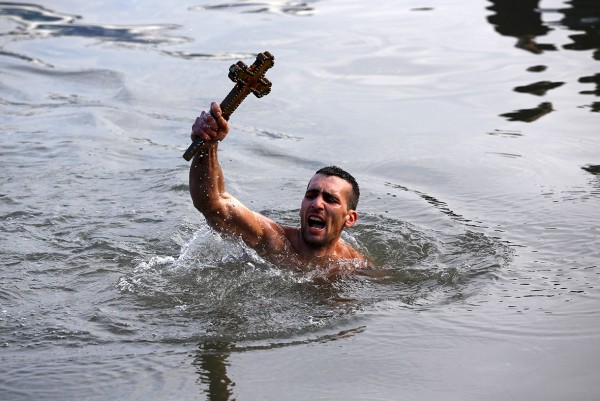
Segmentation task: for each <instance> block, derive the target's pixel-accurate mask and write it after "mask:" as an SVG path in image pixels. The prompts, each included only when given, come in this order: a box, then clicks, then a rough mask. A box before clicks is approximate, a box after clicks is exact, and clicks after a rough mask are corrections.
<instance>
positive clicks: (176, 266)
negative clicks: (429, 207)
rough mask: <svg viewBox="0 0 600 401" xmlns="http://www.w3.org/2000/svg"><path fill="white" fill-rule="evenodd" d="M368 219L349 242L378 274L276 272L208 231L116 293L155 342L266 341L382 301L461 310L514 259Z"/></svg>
mask: <svg viewBox="0 0 600 401" xmlns="http://www.w3.org/2000/svg"><path fill="white" fill-rule="evenodd" d="M291 214H293V212H291V213H290V215H291ZM363 220H364V222H363V223H361V226H360V228H358V229H357V230H355V232H354V234H352V235H349V234H348V235H346V240H348V241H350V242H352V243H354V244H355V245H356V246H357V247H359V248H361V249H368V250H369V252H368V255H369V257H370V258H371V260H372V261H373V262H374V263H375V265H377V266H378V267H376V268H373V269H369V270H368V271H365V272H364V273H365V274H361V275H357V276H354V277H346V278H344V279H341V280H339V281H336V282H334V283H329V284H323V283H316V282H314V281H313V280H312V279H311V278H310V277H308V276H306V275H303V274H300V273H297V272H292V271H288V270H282V269H279V268H277V267H275V266H273V265H272V264H270V263H268V262H266V261H265V260H263V259H262V258H260V257H259V256H258V255H257V254H256V253H255V252H254V251H253V250H251V249H249V248H247V247H246V246H245V245H244V244H243V243H241V242H240V241H233V240H227V239H223V238H221V237H220V236H218V235H216V234H215V233H214V232H212V231H211V230H210V229H208V228H206V227H204V228H201V229H200V230H199V231H198V232H196V234H195V235H194V237H193V238H192V239H191V240H190V241H189V242H188V243H187V244H186V245H185V246H184V247H183V248H182V250H181V253H180V255H179V257H178V258H174V257H169V256H155V257H152V258H151V259H149V260H144V261H141V262H139V263H138V264H137V266H136V267H135V268H134V269H133V271H132V272H131V273H130V274H128V275H126V276H124V277H121V279H120V281H119V289H120V290H121V291H122V292H123V293H125V294H132V295H133V297H134V300H135V302H134V303H135V305H136V306H135V308H138V310H137V311H135V315H137V316H138V317H139V316H143V319H147V321H146V322H142V321H139V320H138V321H137V322H136V323H135V324H138V325H141V324H150V325H151V326H152V330H153V332H154V338H155V339H157V340H160V341H166V342H191V341H204V340H206V339H216V340H218V341H227V342H239V341H259V340H265V339H275V338H288V337H290V336H297V335H303V333H304V334H306V333H309V332H314V331H319V330H321V329H324V328H331V327H336V326H338V325H340V324H341V325H343V322H344V321H347V319H353V318H355V317H357V316H360V313H361V311H363V310H365V308H367V309H368V308H370V307H373V306H374V305H375V304H377V303H378V302H383V301H390V300H392V301H397V302H400V303H401V304H403V305H406V306H407V307H435V306H436V305H440V304H447V303H452V302H460V301H462V300H464V299H466V298H468V297H470V296H471V295H473V294H476V293H478V292H480V291H481V290H482V288H484V287H485V286H486V285H488V284H489V283H490V281H491V280H493V279H494V278H495V274H496V271H497V270H498V269H500V268H502V267H503V266H504V265H505V264H506V263H507V261H508V260H509V259H510V251H509V250H508V249H507V248H506V247H505V246H503V245H501V244H500V243H498V242H496V241H495V240H493V239H491V238H488V237H486V236H485V235H483V234H479V233H476V232H472V231H464V232H462V233H460V234H445V233H440V232H436V231H426V230H423V229H420V228H418V227H416V226H412V225H410V224H408V223H406V222H403V221H398V220H394V219H391V218H387V217H382V216H366V217H364V219H363ZM162 319H168V321H169V324H168V325H165V324H164V321H162ZM165 321H167V320H165ZM190 322H191V324H190ZM165 326H168V327H167V328H164V329H163V327H165ZM144 331H145V330H140V332H144Z"/></svg>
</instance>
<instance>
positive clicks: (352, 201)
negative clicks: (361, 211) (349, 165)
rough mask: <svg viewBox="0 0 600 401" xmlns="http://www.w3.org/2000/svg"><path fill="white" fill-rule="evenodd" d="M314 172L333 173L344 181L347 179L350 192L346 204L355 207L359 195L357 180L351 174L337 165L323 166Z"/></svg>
mask: <svg viewBox="0 0 600 401" xmlns="http://www.w3.org/2000/svg"><path fill="white" fill-rule="evenodd" d="M315 174H323V175H326V176H332V175H333V176H335V177H339V178H341V179H342V180H344V181H347V182H348V183H349V184H350V185H352V193H351V194H350V196H349V197H348V206H349V207H350V209H352V210H356V207H357V206H358V198H359V197H360V189H359V188H358V182H356V179H354V177H352V174H350V173H349V172H347V171H346V170H344V169H341V168H339V167H338V166H327V167H323V168H321V169H319V170H317V172H316V173H315Z"/></svg>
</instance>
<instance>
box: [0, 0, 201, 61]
mask: <svg viewBox="0 0 600 401" xmlns="http://www.w3.org/2000/svg"><path fill="white" fill-rule="evenodd" d="M0 16H2V17H5V18H8V19H10V20H12V21H13V22H14V23H16V24H17V25H18V28H17V29H14V30H11V31H9V32H4V33H0V36H8V37H12V38H13V39H14V38H25V39H30V38H34V37H61V36H63V37H65V36H66V37H68V36H74V37H84V38H95V39H98V40H100V41H102V42H105V43H113V44H120V45H126V46H132V45H133V46H140V45H145V46H147V45H160V44H165V43H170V44H172V43H182V42H187V41H188V40H189V39H187V38H184V37H181V36H179V37H177V36H168V35H166V34H165V33H164V32H165V31H168V30H173V29H176V28H178V27H179V26H178V25H175V24H156V25H138V26H133V25H108V24H103V25H99V24H84V23H82V22H81V20H82V17H81V16H78V15H72V14H66V13H61V12H57V11H53V10H50V9H48V8H46V7H43V6H41V5H37V4H19V3H4V2H0ZM0 52H1V54H4V55H7V56H12V57H17V58H20V59H23V60H26V61H36V59H34V58H31V57H29V56H26V55H20V54H16V53H11V52H6V51H3V50H2V49H1V47H0ZM42 64H44V63H42Z"/></svg>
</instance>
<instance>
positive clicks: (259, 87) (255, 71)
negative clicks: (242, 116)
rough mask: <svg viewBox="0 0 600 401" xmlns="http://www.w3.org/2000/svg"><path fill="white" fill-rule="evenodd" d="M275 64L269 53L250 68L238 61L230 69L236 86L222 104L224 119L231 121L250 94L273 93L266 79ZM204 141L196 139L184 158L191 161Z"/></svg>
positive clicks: (230, 76)
mask: <svg viewBox="0 0 600 401" xmlns="http://www.w3.org/2000/svg"><path fill="white" fill-rule="evenodd" d="M274 62H275V57H273V55H272V54H271V53H269V52H264V53H259V54H258V56H256V60H255V61H254V63H253V64H252V65H251V66H250V67H248V66H247V65H246V64H244V62H243V61H238V62H237V63H236V64H233V65H232V66H231V67H229V79H231V80H232V81H233V82H235V86H234V87H233V89H232V90H231V92H229V94H228V95H227V96H226V97H225V99H224V100H223V102H221V111H222V112H223V118H225V119H226V120H229V117H230V116H231V114H232V113H233V112H234V111H235V109H237V107H238V106H239V105H240V103H242V100H244V99H245V98H246V97H247V96H248V95H249V94H250V92H252V93H253V94H254V96H256V97H263V96H265V95H268V94H269V92H271V81H269V80H268V79H267V78H265V73H266V72H267V70H268V69H269V68H271V67H273V64H274ZM203 142H204V141H203V140H202V139H201V138H196V139H195V140H194V142H192V144H191V145H190V147H189V148H188V149H187V150H186V151H185V153H184V154H183V158H184V159H185V160H187V161H190V160H191V159H192V157H194V155H195V154H196V152H197V151H198V149H199V148H200V146H202V143H203Z"/></svg>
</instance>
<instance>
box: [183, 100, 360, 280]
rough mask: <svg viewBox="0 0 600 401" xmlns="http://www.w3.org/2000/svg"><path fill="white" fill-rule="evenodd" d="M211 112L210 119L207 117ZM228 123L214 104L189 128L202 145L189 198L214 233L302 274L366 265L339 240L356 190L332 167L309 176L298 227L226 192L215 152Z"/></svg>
mask: <svg viewBox="0 0 600 401" xmlns="http://www.w3.org/2000/svg"><path fill="white" fill-rule="evenodd" d="M211 114H212V115H211ZM228 132H229V124H228V123H227V120H225V119H224V118H223V116H222V115H221V108H220V107H219V105H218V104H217V103H215V102H213V103H212V104H211V111H210V113H208V112H205V111H203V112H202V113H201V114H200V116H199V117H198V118H196V121H195V122H194V125H193V126H192V135H191V136H192V140H194V139H195V138H196V137H200V138H202V139H203V140H204V144H203V145H202V148H201V149H200V151H199V152H198V153H197V154H196V156H195V157H194V159H193V160H192V164H191V167H190V194H191V196H192V200H193V202H194V206H195V207H196V208H197V209H198V210H199V211H200V212H201V213H202V214H203V215H204V217H205V218H206V221H207V223H208V224H209V225H210V226H211V227H212V228H213V229H215V230H216V231H218V232H220V233H224V234H227V235H230V236H238V237H241V239H242V240H243V241H244V242H245V243H246V244H247V245H248V246H250V247H252V248H254V249H255V250H256V251H257V252H258V253H259V254H260V255H261V256H264V257H266V258H267V259H268V260H270V261H271V262H274V263H275V264H278V265H281V264H285V265H292V266H295V267H297V268H301V269H303V270H306V269H311V270H313V269H321V270H323V271H326V272H327V273H326V274H327V275H328V276H331V275H332V274H333V275H334V276H335V275H337V274H341V273H342V272H350V271H354V270H356V269H357V268H360V267H365V266H366V265H367V263H366V260H365V258H364V257H363V256H362V255H361V254H360V252H358V251H357V250H356V249H354V248H352V247H351V246H350V245H348V244H347V243H346V242H344V240H342V238H341V235H342V231H343V229H344V228H350V227H352V226H353V225H354V224H355V223H356V220H357V218H358V214H357V213H356V206H357V203H358V198H359V194H360V193H359V188H358V184H357V183H356V180H355V179H354V177H352V176H351V175H350V174H348V173H347V172H345V171H344V170H342V169H340V168H339V167H335V166H331V167H325V168H323V169H320V170H319V171H317V173H315V175H314V176H313V177H312V178H311V180H310V181H309V183H308V186H307V188H306V193H305V195H304V198H303V199H302V205H301V207H300V228H296V227H289V226H284V225H280V224H278V223H276V222H274V221H272V220H271V219H269V218H267V217H265V216H263V215H261V214H259V213H256V212H253V211H251V210H250V209H248V208H247V207H246V206H244V205H243V204H242V203H241V202H240V201H238V200H237V199H235V198H234V197H233V196H231V195H230V194H229V193H228V192H227V191H226V190H225V182H224V178H223V171H222V170H221V166H220V164H219V160H218V156H217V150H218V146H219V142H221V141H222V140H223V139H225V137H226V136H227V133H228Z"/></svg>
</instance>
